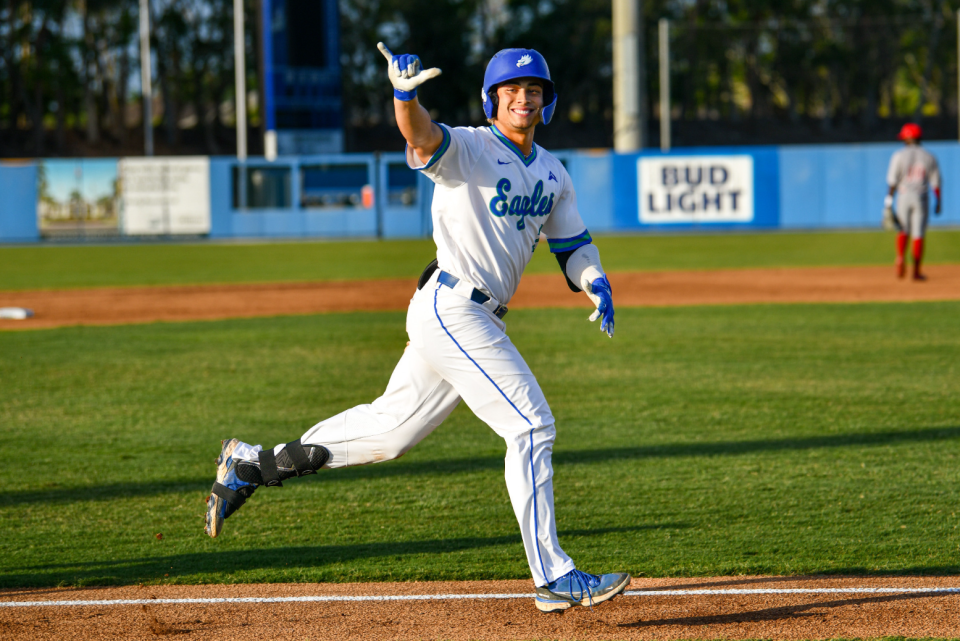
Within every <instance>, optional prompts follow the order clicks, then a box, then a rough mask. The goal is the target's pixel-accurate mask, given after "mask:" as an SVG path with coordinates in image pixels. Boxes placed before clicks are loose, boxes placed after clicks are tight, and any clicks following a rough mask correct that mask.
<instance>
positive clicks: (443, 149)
mask: <svg viewBox="0 0 960 641" xmlns="http://www.w3.org/2000/svg"><path fill="white" fill-rule="evenodd" d="M431 122H434V123H436V125H437V126H438V127H440V131H442V132H443V140H442V141H440V146H439V147H437V150H436V151H435V152H433V155H432V156H430V162H428V163H427V164H426V165H424V166H423V167H410V168H411V169H413V170H415V171H423V170H424V169H430V168H431V167H433V166H434V165H436V164H437V161H439V160H440V158H441V157H443V154H445V153H447V149H449V148H450V132H449V131H447V128H446V127H444V126H443V125H441V124H440V123H439V122H437V121H436V120H432V121H431ZM408 146H409V145H408ZM409 165H410V163H409V162H408V163H407V166H409Z"/></svg>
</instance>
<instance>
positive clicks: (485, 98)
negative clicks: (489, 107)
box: [480, 89, 487, 102]
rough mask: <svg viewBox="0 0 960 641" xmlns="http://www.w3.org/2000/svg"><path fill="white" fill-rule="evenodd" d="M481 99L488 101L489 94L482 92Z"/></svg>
mask: <svg viewBox="0 0 960 641" xmlns="http://www.w3.org/2000/svg"><path fill="white" fill-rule="evenodd" d="M480 98H481V99H482V100H483V101H484V102H486V101H487V92H486V91H484V90H483V89H481V90H480Z"/></svg>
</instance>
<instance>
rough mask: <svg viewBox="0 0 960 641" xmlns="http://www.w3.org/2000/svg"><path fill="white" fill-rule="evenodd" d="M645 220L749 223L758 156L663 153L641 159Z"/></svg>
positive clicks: (638, 171)
mask: <svg viewBox="0 0 960 641" xmlns="http://www.w3.org/2000/svg"><path fill="white" fill-rule="evenodd" d="M637 178H638V179H639V180H638V182H639V187H638V188H639V190H640V222H641V223H646V224H648V225H649V224H671V223H749V222H750V221H752V220H753V157H752V156H659V157H652V158H640V160H639V161H638V163H637Z"/></svg>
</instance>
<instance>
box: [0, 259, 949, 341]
mask: <svg viewBox="0 0 960 641" xmlns="http://www.w3.org/2000/svg"><path fill="white" fill-rule="evenodd" d="M927 275H928V278H929V280H927V281H925V282H914V281H912V280H910V279H905V280H897V279H896V278H895V277H894V275H893V268H892V267H813V268H781V269H734V270H716V271H673V272H639V273H638V272H634V273H615V274H611V275H610V281H611V284H612V285H613V290H614V301H615V304H616V305H625V306H644V305H713V304H738V303H820V302H833V303H841V302H887V301H889V302H893V301H903V302H907V301H925V300H954V299H958V298H960V265H934V266H931V267H930V268H929V269H928V270H927ZM414 287H415V282H414V281H413V280H411V279H395V280H370V281H338V282H316V283H268V284H257V285H196V286H177V287H125V288H99V289H69V290H34V291H11V292H0V307H26V308H28V309H32V310H34V312H35V313H36V315H35V316H34V317H33V318H30V319H27V320H22V321H18V320H0V329H31V328H36V329H39V328H43V327H61V326H68V325H117V324H126V323H147V322H153V321H188V320H214V319H223V318H247V317H254V316H280V315H285V314H316V313H322V312H349V311H388V310H403V309H406V308H407V305H408V303H409V301H410V297H411V295H412V293H413V288H414ZM535 307H539V308H543V307H583V308H584V309H589V307H590V302H589V300H588V299H587V297H586V296H583V295H582V294H574V293H573V292H571V291H570V290H569V289H568V288H567V285H566V284H565V282H564V280H563V279H562V278H561V276H560V275H559V274H557V275H538V274H528V275H527V276H525V277H524V278H523V280H522V281H521V284H520V289H519V290H518V291H517V294H516V295H515V296H514V298H513V300H511V301H510V308H511V309H523V308H535Z"/></svg>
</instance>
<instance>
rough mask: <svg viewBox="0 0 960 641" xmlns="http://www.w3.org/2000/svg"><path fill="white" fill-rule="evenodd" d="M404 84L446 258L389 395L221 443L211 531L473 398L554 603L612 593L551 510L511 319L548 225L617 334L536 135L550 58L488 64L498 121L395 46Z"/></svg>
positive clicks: (378, 451) (414, 159)
mask: <svg viewBox="0 0 960 641" xmlns="http://www.w3.org/2000/svg"><path fill="white" fill-rule="evenodd" d="M378 46H379V48H380V51H381V52H382V53H383V55H384V56H385V57H386V58H387V60H388V62H389V64H388V77H389V79H390V81H391V83H392V84H393V86H394V97H395V99H394V107H395V109H396V116H397V125H398V126H399V128H400V132H401V133H402V134H403V136H404V138H405V139H406V141H407V149H406V155H407V162H408V164H409V165H410V167H411V168H413V169H416V170H418V171H422V172H423V173H424V174H425V175H426V176H428V177H429V178H430V179H431V180H432V181H433V182H434V183H436V189H435V192H434V197H433V226H434V234H433V238H434V241H435V242H436V245H437V258H436V260H435V261H433V262H432V263H431V264H430V265H428V267H427V269H426V270H425V271H424V273H423V274H422V275H421V277H420V282H419V283H418V289H417V291H416V292H415V293H414V295H413V299H412V300H411V301H410V307H409V309H408V311H407V334H408V336H409V339H410V342H409V344H408V346H407V348H406V350H405V351H404V353H403V356H402V357H401V358H400V362H399V363H398V364H397V367H396V369H395V370H394V372H393V374H392V375H391V377H390V381H389V383H388V384H387V389H386V391H385V392H384V393H383V396H381V397H380V398H378V399H377V400H375V401H374V402H373V403H371V404H369V405H360V406H358V407H354V408H352V409H349V410H347V411H345V412H343V413H341V414H338V415H337V416H334V417H332V418H329V419H327V420H325V421H321V422H320V423H318V424H316V425H314V426H313V427H312V428H310V429H309V430H307V432H306V433H305V434H304V435H303V436H301V437H300V438H299V439H297V440H296V441H293V442H292V443H287V444H281V445H277V446H276V447H274V448H272V449H269V450H263V449H262V448H261V447H260V446H259V445H256V446H251V445H248V444H246V443H243V442H240V441H238V440H237V439H230V440H227V441H224V442H223V443H222V450H221V453H220V458H219V459H218V460H217V480H216V482H215V483H214V486H213V490H212V492H211V495H210V497H209V499H208V503H207V519H206V528H205V529H206V531H207V533H208V534H209V535H210V536H217V535H218V534H219V533H220V531H221V528H222V526H223V521H224V519H225V518H227V517H229V516H230V515H231V514H232V513H233V512H234V511H235V510H237V509H238V508H239V507H240V506H241V505H242V504H243V503H244V501H245V500H246V499H247V498H249V497H250V496H251V495H252V493H253V491H254V490H255V489H256V488H257V487H259V486H260V485H268V486H269V485H280V484H281V482H282V481H283V480H285V479H287V478H290V477H293V476H301V475H303V474H311V473H314V472H316V470H317V469H319V468H321V467H324V468H336V467H345V466H349V465H366V464H370V463H379V462H382V461H387V460H390V459H395V458H397V457H399V456H401V455H403V454H404V453H405V452H407V451H408V450H409V449H410V448H411V447H413V446H414V445H416V444H417V443H418V442H420V440H421V439H423V438H424V437H426V436H427V435H428V434H430V432H432V431H433V430H434V429H435V428H436V427H437V426H438V425H440V423H442V422H443V420H444V419H445V418H446V417H447V416H448V415H449V414H450V412H451V411H453V409H454V407H456V405H457V404H458V403H459V402H460V400H461V399H463V400H464V401H465V402H466V403H467V405H468V406H469V407H470V409H471V410H472V411H473V412H474V413H475V414H476V415H477V416H478V417H479V418H480V419H481V420H483V421H484V422H485V423H486V424H487V425H489V426H490V427H491V428H492V429H493V430H494V431H495V432H496V433H497V434H499V435H500V436H501V437H502V438H503V439H504V441H506V444H507V454H506V461H505V477H506V483H507V489H508V491H509V494H510V501H511V503H512V505H513V509H514V512H515V514H516V517H517V521H518V522H519V524H520V531H521V533H522V537H523V544H524V548H525V550H526V555H527V562H528V564H529V566H530V572H531V574H532V575H533V580H534V584H535V586H536V605H537V607H538V608H539V609H540V610H542V611H547V612H549V611H555V610H565V609H567V608H569V607H572V606H575V605H592V604H597V603H601V602H603V601H606V600H608V599H611V598H613V597H614V596H616V595H617V594H620V593H621V592H623V591H624V590H625V589H626V587H627V585H629V583H630V575H629V574H626V573H614V574H601V575H594V574H587V573H585V572H581V571H580V570H578V569H576V567H575V565H574V562H573V560H571V558H570V557H569V556H567V554H566V553H565V552H564V551H563V549H562V548H561V547H560V542H559V540H558V538H557V531H556V523H555V519H554V507H553V466H552V464H551V454H552V450H553V441H554V438H555V436H556V428H555V426H554V418H553V414H552V413H551V411H550V407H549V405H548V404H547V400H546V398H545V397H544V395H543V391H542V390H541V389H540V385H539V384H538V383H537V379H536V377H535V376H534V375H533V372H531V371H530V368H529V367H528V366H527V364H526V362H525V361H524V360H523V357H521V356H520V353H519V352H518V351H517V348H516V347H515V346H514V344H513V343H512V342H511V340H510V337H509V336H507V334H506V331H505V328H506V326H505V324H504V322H503V320H502V319H503V317H504V315H505V314H506V313H507V304H508V303H509V302H510V299H511V297H512V296H513V295H514V293H515V292H516V289H517V285H518V284H519V282H520V276H521V274H523V270H524V268H525V267H526V265H527V263H528V262H529V261H530V258H531V256H532V255H533V252H534V250H536V248H537V244H538V242H539V238H540V234H541V232H542V233H544V234H545V235H546V237H547V239H548V241H549V245H550V251H551V252H552V253H553V254H555V255H556V256H557V259H558V261H559V263H560V266H561V270H562V271H563V273H564V275H565V277H566V278H567V283H568V285H569V286H570V287H571V289H573V290H574V291H581V290H582V291H584V292H585V293H586V294H587V296H589V297H590V299H591V301H592V302H593V303H594V304H595V305H596V307H597V309H596V310H595V311H594V313H593V314H591V316H590V320H596V319H597V318H600V319H601V323H600V328H601V330H603V331H604V332H605V333H606V334H607V335H608V336H610V337H612V336H613V330H614V324H613V299H612V293H611V288H610V283H609V282H608V280H607V278H606V276H605V275H604V272H603V269H602V267H601V266H600V255H599V252H598V251H597V248H596V246H595V245H593V243H592V241H591V237H590V234H589V232H588V231H587V229H586V226H585V225H584V224H583V221H582V219H581V217H580V214H579V212H578V210H577V201H576V195H575V194H574V190H573V185H572V184H571V181H570V176H569V175H568V174H567V172H566V170H565V169H564V167H563V165H562V164H561V163H560V162H559V161H558V160H557V159H556V158H554V157H553V156H552V155H550V153H549V152H547V151H545V150H544V149H542V148H541V147H538V146H537V145H536V144H534V142H533V132H534V129H535V127H536V125H537V124H539V123H541V122H543V123H544V124H547V123H548V122H549V121H550V118H551V117H552V115H553V112H554V109H555V107H556V102H557V96H556V93H555V92H554V86H553V82H552V81H551V80H550V71H549V69H548V67H547V63H546V61H545V60H544V59H543V57H542V56H541V55H540V54H539V53H537V52H536V51H533V50H531V49H506V50H503V51H501V52H499V53H497V54H496V55H495V56H494V57H493V59H492V60H491V61H490V63H489V64H488V66H487V70H486V73H485V75H484V83H483V103H484V110H485V113H486V115H487V117H488V119H489V122H490V126H489V127H482V128H473V127H456V128H453V127H448V126H446V125H441V124H437V123H434V122H432V121H431V120H430V116H429V114H428V113H427V111H426V109H424V108H423V107H422V106H421V105H420V103H419V101H418V99H417V96H416V89H417V87H418V86H419V85H420V84H422V83H423V82H425V81H426V80H429V79H431V78H434V77H436V76H438V75H440V70H439V69H427V70H423V69H422V68H421V65H420V60H419V58H417V57H416V56H413V55H398V56H395V55H393V54H392V53H390V51H389V50H388V49H387V48H386V47H385V46H384V45H383V44H382V43H380V44H379V45H378Z"/></svg>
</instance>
